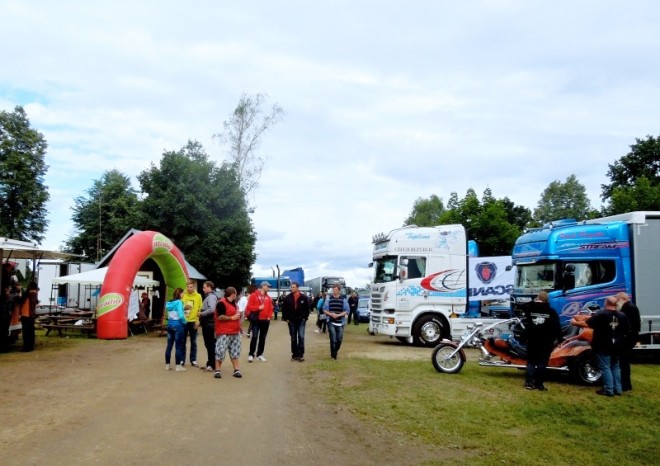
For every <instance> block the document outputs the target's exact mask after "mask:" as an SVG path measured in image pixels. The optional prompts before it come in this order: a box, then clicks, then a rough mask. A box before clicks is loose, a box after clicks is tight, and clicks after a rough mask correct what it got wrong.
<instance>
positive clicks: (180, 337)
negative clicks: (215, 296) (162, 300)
mask: <svg viewBox="0 0 660 466" xmlns="http://www.w3.org/2000/svg"><path fill="white" fill-rule="evenodd" d="M181 294H183V289H182V288H176V289H175V290H174V293H173V294H172V300H171V301H168V302H167V305H166V306H165V308H166V309H167V347H166V348H165V370H166V371H169V370H170V369H171V368H170V360H171V357H172V346H175V353H174V357H175V359H176V370H177V371H178V372H181V371H185V370H186V368H185V367H183V363H184V362H186V346H185V341H186V340H185V339H186V334H185V328H186V315H185V312H184V305H183V302H182V301H181Z"/></svg>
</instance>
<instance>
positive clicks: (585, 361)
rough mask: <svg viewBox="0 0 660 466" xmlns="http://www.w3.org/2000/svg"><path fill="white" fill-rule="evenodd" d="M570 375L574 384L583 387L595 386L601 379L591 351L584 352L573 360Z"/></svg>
mask: <svg viewBox="0 0 660 466" xmlns="http://www.w3.org/2000/svg"><path fill="white" fill-rule="evenodd" d="M571 374H572V376H573V378H574V379H575V381H576V382H578V383H581V384H584V385H596V384H597V383H598V382H599V381H600V378H601V373H600V370H599V369H598V366H596V362H595V361H594V357H593V354H592V353H591V350H586V351H584V352H583V353H582V354H580V355H579V356H578V357H577V358H575V362H574V363H573V365H572V366H571Z"/></svg>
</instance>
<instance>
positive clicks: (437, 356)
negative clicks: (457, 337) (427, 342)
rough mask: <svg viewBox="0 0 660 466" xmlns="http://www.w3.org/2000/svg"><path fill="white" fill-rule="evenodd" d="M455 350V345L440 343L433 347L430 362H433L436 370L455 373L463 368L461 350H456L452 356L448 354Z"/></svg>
mask: <svg viewBox="0 0 660 466" xmlns="http://www.w3.org/2000/svg"><path fill="white" fill-rule="evenodd" d="M455 350H456V347H454V346H452V345H449V344H446V343H441V344H439V345H438V346H436V347H435V349H434V350H433V354H432V355H431V362H433V367H435V370H436V371H438V372H444V373H445V374H455V373H457V372H459V371H460V370H461V369H462V368H463V364H465V356H464V355H463V352H462V351H456V353H455V354H454V355H453V356H450V355H451V353H453V352H454V351H455Z"/></svg>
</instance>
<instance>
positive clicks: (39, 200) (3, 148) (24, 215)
mask: <svg viewBox="0 0 660 466" xmlns="http://www.w3.org/2000/svg"><path fill="white" fill-rule="evenodd" d="M47 147H48V146H47V144H46V139H45V138H44V136H43V135H42V134H41V133H40V132H38V131H36V130H35V129H32V128H31V127H30V121H29V120H28V118H27V114H26V113H25V110H23V108H22V107H20V106H17V107H15V108H14V111H13V112H6V111H2V112H0V235H2V236H6V237H9V238H14V239H18V240H22V241H37V242H39V243H40V242H41V241H42V240H43V239H44V234H45V231H46V228H47V227H48V220H46V216H47V214H48V212H47V211H46V203H47V202H48V198H49V194H48V187H47V186H45V185H44V176H45V175H46V172H47V171H48V166H47V165H46V164H45V162H44V159H45V154H46V148H47Z"/></svg>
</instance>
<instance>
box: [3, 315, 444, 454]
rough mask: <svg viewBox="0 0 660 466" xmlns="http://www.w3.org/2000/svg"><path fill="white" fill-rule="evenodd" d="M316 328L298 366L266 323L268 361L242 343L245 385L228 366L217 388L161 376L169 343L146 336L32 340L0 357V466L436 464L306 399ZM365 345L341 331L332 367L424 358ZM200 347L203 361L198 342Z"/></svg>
mask: <svg viewBox="0 0 660 466" xmlns="http://www.w3.org/2000/svg"><path fill="white" fill-rule="evenodd" d="M314 328H315V326H314V325H313V324H312V323H311V322H310V323H309V324H308V325H307V335H306V343H307V354H306V359H307V361H305V362H304V363H299V362H292V361H291V360H290V352H289V335H288V329H287V326H286V324H285V323H283V322H281V321H273V322H272V325H271V328H270V332H269V335H268V340H267V344H266V353H265V356H267V358H268V361H267V362H257V361H255V362H254V363H248V362H247V348H248V345H249V340H248V339H247V338H244V339H243V352H242V356H241V369H242V372H243V375H244V377H243V378H242V379H236V378H233V377H231V370H230V367H231V365H230V364H229V361H228V360H227V361H226V363H225V364H227V365H228V367H227V368H225V370H224V371H223V378H222V379H220V380H218V379H214V378H213V376H212V374H209V373H205V372H203V371H201V370H199V369H194V368H189V370H188V371H186V372H175V371H169V372H168V371H165V370H164V350H165V343H166V341H165V338H162V337H157V336H155V334H149V335H139V336H136V337H131V338H129V339H127V340H120V341H103V340H94V339H92V340H88V341H84V342H81V344H79V345H73V346H72V347H70V348H66V349H64V350H58V351H46V350H42V351H39V340H38V343H37V344H38V346H37V350H36V351H35V352H33V353H18V352H13V353H10V354H0V380H1V382H0V394H1V395H2V396H0V413H1V414H0V419H2V421H1V424H2V425H1V429H0V458H2V464H5V465H42V464H49V465H60V464H61V465H71V464H125V465H127V464H136V465H137V464H190V465H192V464H195V465H197V464H200V465H204V464H239V465H242V464H245V465H271V464H272V465H275V464H277V465H282V464H296V465H297V464H300V465H306V464H315V465H326V464H334V465H383V464H392V465H395V464H396V465H406V464H410V465H413V464H419V463H422V462H424V461H428V460H433V459H439V458H440V457H442V456H443V452H442V451H434V450H433V449H432V448H430V447H427V446H423V445H414V444H406V445H405V446H402V445H400V442H398V441H395V439H393V438H392V436H393V435H394V434H392V433H389V432H387V431H386V430H385V429H386V426H384V427H383V428H381V427H380V426H379V427H375V425H371V424H368V425H367V424H365V423H362V422H360V421H359V420H358V419H357V418H355V417H354V416H353V415H352V414H351V413H350V412H348V410H342V409H341V408H335V407H334V406H332V405H328V404H326V403H325V402H324V399H323V396H319V395H318V394H315V393H314V389H313V388H314V387H312V386H310V382H309V378H308V377H305V376H304V374H303V372H304V367H303V366H304V365H309V364H314V362H315V361H318V360H319V359H321V358H323V359H328V352H329V351H328V340H327V335H323V334H316V333H314V332H313V330H314ZM358 328H365V329H366V325H362V326H360V327H358ZM38 338H39V337H38ZM41 338H43V340H44V342H45V341H46V340H48V339H57V338H61V337H58V336H50V337H41ZM374 338H375V337H369V336H368V335H366V331H365V332H364V334H362V332H360V334H356V335H348V336H347V337H346V338H345V340H344V343H345V344H344V347H343V348H342V351H341V353H340V360H339V361H337V364H341V362H342V359H343V358H350V357H356V356H360V357H363V356H365V355H366V356H369V357H374V358H380V359H386V358H393V359H394V358H396V359H400V358H405V359H409V358H428V357H429V356H428V355H429V350H428V349H423V348H412V347H405V346H402V345H400V344H398V343H389V341H388V340H385V339H383V338H382V337H380V338H379V341H380V342H381V344H378V343H377V342H376V341H375V340H374ZM198 346H199V350H200V354H204V345H203V340H202V338H201V335H200V336H199V337H198ZM200 359H202V358H201V357H200Z"/></svg>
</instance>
